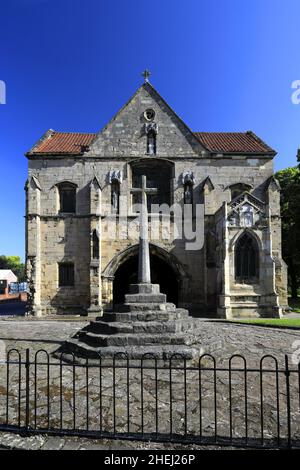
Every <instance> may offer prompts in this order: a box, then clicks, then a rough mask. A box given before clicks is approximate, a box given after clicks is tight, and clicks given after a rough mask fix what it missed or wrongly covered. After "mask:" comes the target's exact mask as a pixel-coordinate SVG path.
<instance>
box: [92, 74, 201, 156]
mask: <svg viewBox="0 0 300 470" xmlns="http://www.w3.org/2000/svg"><path fill="white" fill-rule="evenodd" d="M147 110H149V111H151V112H152V115H153V117H152V118H151V120H150V121H148V120H147V118H146V116H145V112H146V111H147ZM150 122H151V123H152V124H154V125H155V132H156V155H157V157H158V158H159V157H160V156H161V157H166V156H174V157H176V156H184V157H188V156H199V154H200V152H201V151H202V150H204V147H203V146H202V144H201V143H200V142H199V140H198V139H197V138H196V137H195V136H194V134H193V133H192V131H191V130H190V129H189V128H188V126H187V125H186V124H185V123H184V122H183V121H182V120H181V119H180V118H179V117H178V116H177V114H176V113H175V112H174V111H173V110H172V109H171V107H170V106H169V105H168V104H167V103H166V102H165V100H164V99H163V98H162V97H161V96H160V95H159V93H158V92H157V91H156V90H155V89H154V88H153V87H152V85H150V84H149V83H144V84H143V85H142V86H141V87H140V88H139V89H138V90H137V92H136V93H135V94H134V95H133V96H132V98H131V99H130V100H129V101H128V102H127V103H126V104H125V105H124V106H123V108H121V110H120V111H119V112H118V113H117V114H116V115H115V116H114V117H113V119H112V120H111V121H110V122H109V123H108V124H107V125H106V126H105V127H104V128H103V129H102V131H101V132H99V134H98V135H97V137H96V138H95V140H94V142H93V144H92V145H91V150H90V156H93V155H97V156H98V155H99V156H105V157H120V156H121V157H122V156H127V157H141V156H144V155H147V125H149V124H150ZM153 127H154V126H153Z"/></svg>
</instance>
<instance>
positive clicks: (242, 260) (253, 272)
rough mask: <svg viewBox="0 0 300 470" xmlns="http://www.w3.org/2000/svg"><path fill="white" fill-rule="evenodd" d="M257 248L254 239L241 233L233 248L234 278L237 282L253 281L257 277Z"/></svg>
mask: <svg viewBox="0 0 300 470" xmlns="http://www.w3.org/2000/svg"><path fill="white" fill-rule="evenodd" d="M258 268H259V249H258V246H257V242H256V240H255V239H254V238H253V237H252V236H250V235H249V234H247V233H245V234H243V235H242V236H241V237H240V238H239V240H238V241H237V245H236V249H235V279H236V281H238V282H253V281H255V279H257V278H258V272H259V271H258Z"/></svg>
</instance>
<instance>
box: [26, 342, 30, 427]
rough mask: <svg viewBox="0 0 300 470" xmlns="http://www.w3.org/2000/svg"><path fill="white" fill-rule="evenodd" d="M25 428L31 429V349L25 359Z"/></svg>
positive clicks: (27, 350) (27, 351)
mask: <svg viewBox="0 0 300 470" xmlns="http://www.w3.org/2000/svg"><path fill="white" fill-rule="evenodd" d="M25 373H26V375H25V387H26V390H25V428H26V430H27V429H29V399H30V396H29V394H30V391H29V379H30V376H29V373H30V357H29V349H28V348H27V349H26V359H25Z"/></svg>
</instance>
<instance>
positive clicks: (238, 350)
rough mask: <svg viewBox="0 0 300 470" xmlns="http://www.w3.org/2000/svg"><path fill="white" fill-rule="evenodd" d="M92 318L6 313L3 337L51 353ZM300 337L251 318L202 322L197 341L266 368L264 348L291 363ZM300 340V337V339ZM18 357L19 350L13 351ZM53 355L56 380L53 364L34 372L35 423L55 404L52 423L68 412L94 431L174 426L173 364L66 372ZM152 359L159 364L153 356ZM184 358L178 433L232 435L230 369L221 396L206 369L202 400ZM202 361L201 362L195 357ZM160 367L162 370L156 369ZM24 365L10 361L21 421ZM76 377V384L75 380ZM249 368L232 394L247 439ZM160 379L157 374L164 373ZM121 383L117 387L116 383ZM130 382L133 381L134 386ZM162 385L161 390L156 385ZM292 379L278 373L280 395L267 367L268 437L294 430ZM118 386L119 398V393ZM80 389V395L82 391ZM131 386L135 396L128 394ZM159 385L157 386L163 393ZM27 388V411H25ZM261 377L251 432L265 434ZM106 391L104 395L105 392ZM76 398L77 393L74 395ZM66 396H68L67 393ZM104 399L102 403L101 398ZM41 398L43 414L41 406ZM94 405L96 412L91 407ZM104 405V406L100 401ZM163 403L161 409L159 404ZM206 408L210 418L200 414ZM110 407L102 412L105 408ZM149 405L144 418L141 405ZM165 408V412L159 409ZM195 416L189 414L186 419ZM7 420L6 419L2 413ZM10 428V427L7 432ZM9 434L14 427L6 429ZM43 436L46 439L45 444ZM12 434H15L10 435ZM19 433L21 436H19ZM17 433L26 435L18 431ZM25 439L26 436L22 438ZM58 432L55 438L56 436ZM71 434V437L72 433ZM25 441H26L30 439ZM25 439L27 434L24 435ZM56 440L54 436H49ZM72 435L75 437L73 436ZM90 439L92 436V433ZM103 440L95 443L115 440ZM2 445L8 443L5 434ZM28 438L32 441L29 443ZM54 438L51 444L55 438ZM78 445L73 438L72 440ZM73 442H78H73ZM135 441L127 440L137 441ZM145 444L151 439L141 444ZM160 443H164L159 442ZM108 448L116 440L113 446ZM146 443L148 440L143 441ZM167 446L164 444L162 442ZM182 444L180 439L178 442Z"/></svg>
mask: <svg viewBox="0 0 300 470" xmlns="http://www.w3.org/2000/svg"><path fill="white" fill-rule="evenodd" d="M86 324H87V323H86V322H81V321H74V322H71V321H69V322H65V321H57V322H56V321H33V320H28V319H26V320H22V321H20V320H10V321H9V320H4V321H1V322H0V325H1V335H0V339H1V341H3V343H2V352H3V346H4V345H5V348H6V350H8V349H10V348H17V349H19V350H20V351H21V352H22V359H24V357H25V356H24V350H25V349H26V348H30V351H31V359H33V357H34V353H35V352H36V351H37V350H39V349H44V350H45V351H47V352H49V353H51V352H53V351H54V350H56V349H57V347H58V346H59V345H60V344H61V343H62V342H63V341H64V340H65V339H67V338H68V336H69V335H70V334H74V333H75V332H76V331H77V330H78V329H80V328H82V327H83V326H85V325H86ZM295 341H300V331H296V330H283V329H271V328H262V327H255V326H246V325H231V324H225V323H222V322H210V321H199V329H198V331H197V341H196V344H195V345H197V346H198V347H199V351H201V353H202V354H203V353H211V354H213V355H214V356H215V358H216V361H217V366H218V367H227V366H228V359H229V357H230V356H231V355H233V354H243V355H244V356H245V357H246V358H247V365H248V367H252V368H254V367H255V368H257V367H259V361H260V359H261V357H262V356H263V355H264V354H271V355H274V356H275V357H276V358H277V359H278V364H279V368H282V367H283V366H284V355H285V354H289V356H290V365H291V366H293V364H292V362H291V355H292V353H294V351H295V349H296V347H297V346H298V347H299V345H297V344H295ZM299 344H300V342H299ZM12 357H13V358H16V355H13V356H12ZM45 357H46V356H45V354H44V353H40V354H39V356H38V358H39V359H38V361H39V362H42V361H43V360H44V359H45ZM51 362H53V363H56V364H57V365H53V366H51V367H50V376H49V385H48V375H47V367H46V366H44V365H40V364H39V365H38V367H37V375H36V377H37V379H36V378H35V370H34V366H32V367H31V371H30V425H31V426H33V427H34V426H35V425H36V426H37V427H38V428H41V427H43V428H45V427H47V425H48V422H47V411H48V406H50V410H51V413H50V425H51V427H59V426H60V425H61V411H62V414H63V427H64V428H67V429H72V427H73V426H74V422H75V427H76V428H81V429H84V428H85V427H86V425H87V422H88V425H89V429H90V430H91V431H93V430H97V429H99V427H101V428H102V429H103V430H104V431H106V432H113V431H114V429H115V430H116V431H117V432H121V433H122V432H127V431H128V423H129V430H130V432H131V433H141V432H142V431H143V430H144V431H145V432H155V431H156V430H157V429H156V426H157V427H158V431H159V433H169V432H170V426H171V419H170V417H171V415H170V373H169V371H168V370H164V369H159V370H158V371H157V372H156V371H155V370H154V369H153V368H150V369H147V368H145V370H144V371H143V374H142V377H141V371H140V369H135V368H132V369H130V370H129V371H127V369H126V367H124V366H125V365H126V364H125V363H121V364H120V365H122V367H120V368H119V369H117V370H116V371H115V372H114V370H113V369H112V367H111V366H109V365H108V366H107V367H106V368H103V369H102V372H101V374H100V373H99V368H98V367H92V368H90V369H89V372H88V374H87V373H86V369H85V368H83V367H81V366H78V367H77V366H76V368H75V369H73V367H72V366H70V365H67V364H65V365H64V366H63V372H62V374H61V371H60V367H59V364H58V361H57V360H55V359H54V358H52V357H51ZM146 365H149V366H151V367H153V365H154V363H153V362H149V363H148V362H147V364H146ZM180 365H181V364H180V363H175V364H174V368H175V369H174V370H173V371H172V392H171V393H172V431H173V432H175V433H178V434H182V433H184V432H187V433H188V434H191V435H193V434H199V432H200V429H201V431H202V434H203V436H205V437H213V436H214V433H215V431H216V424H217V434H218V435H219V436H225V437H226V436H229V432H230V427H229V422H230V407H229V398H230V396H229V394H230V387H229V376H228V372H222V371H217V374H216V388H217V395H216V397H215V396H214V385H215V382H214V374H213V371H211V370H207V371H204V370H203V371H202V372H201V403H200V401H199V389H200V388H199V370H197V369H194V370H188V371H187V372H186V384H187V386H186V388H185V387H184V381H183V372H182V370H178V369H177V370H176V367H180ZM190 365H191V366H194V367H195V366H197V364H195V363H194V364H190ZM211 366H212V362H211V361H210V360H209V359H208V358H205V359H204V360H203V367H211ZM233 366H236V367H239V368H242V367H243V363H242V362H241V360H238V359H235V362H233ZM269 366H270V367H271V368H274V361H273V360H271V359H266V360H265V362H264V367H266V368H267V367H269ZM5 367H6V366H5V365H1V366H0V408H1V416H2V417H3V415H4V413H3V411H5V409H6V369H5ZM156 373H157V376H156ZM18 374H19V371H18V366H17V365H12V366H11V367H10V378H9V406H8V413H9V421H10V423H11V424H17V423H18V420H19V419H20V422H21V423H24V414H25V407H24V398H25V390H24V388H22V389H21V390H20V392H19V388H18V381H19V375H18ZM21 375H22V379H24V378H25V368H22V374H21ZM74 377H75V386H74V382H73V379H74ZM244 378H245V377H244V372H243V371H239V372H232V376H231V385H232V387H231V398H232V408H231V410H232V429H233V437H234V438H235V439H239V438H240V437H244V436H245V422H246V420H245V412H246V408H245V398H244V397H245V380H244ZM156 379H157V380H156ZM114 383H115V386H114ZM128 383H129V386H128ZM290 384H291V409H292V415H291V425H292V435H293V438H294V439H299V438H300V414H299V387H298V374H292V375H291V378H290ZM156 385H157V389H156ZM48 386H49V396H50V400H49V404H48V403H47V400H46V395H45V394H46V392H47V390H48ZM87 387H88V390H89V401H88V403H87V401H86V390H87ZM285 387H286V383H285V376H284V374H279V377H278V390H279V394H278V399H279V402H278V403H277V394H276V374H275V373H274V372H272V373H267V372H266V373H264V377H263V432H264V437H265V439H266V440H268V439H272V438H275V437H277V435H278V428H279V433H280V436H281V437H283V438H285V437H286V433H287V420H286V388H285ZM113 389H114V390H115V399H114V398H113ZM74 391H75V395H74ZM127 391H128V396H129V401H127V394H126V393H125V392H127ZM156 392H157V393H156ZM19 393H20V400H21V401H20V402H21V412H20V416H19V406H18V404H19ZM259 393H260V376H259V373H257V372H253V373H250V372H249V373H248V377H247V396H248V403H247V425H248V435H249V437H250V438H253V439H259V438H260V432H261V429H260V420H261V403H260V396H259ZM100 395H101V398H100ZM74 397H75V398H74ZM61 398H62V399H61ZM100 400H101V403H100ZM35 401H36V404H37V406H36V413H35V412H34V409H35ZM214 403H216V405H217V423H216V421H215V414H214ZM87 404H88V413H87ZM100 405H101V406H100ZM277 406H278V407H279V411H280V422H278V416H277ZM156 407H157V408H156ZM200 407H201V410H202V411H201V413H202V420H201V422H200V421H199V414H200V413H199V412H200ZM100 409H102V413H100ZM142 409H143V416H144V418H143V422H142V420H141V415H142V413H141V411H142ZM156 410H157V413H156ZM186 418H187V419H186ZM2 419H3V418H2ZM186 423H187V426H186V428H185V425H186ZM3 435H4V434H3ZM5 435H6V436H7V434H5ZM39 438H40V439H42V440H43V444H41V445H40V444H39V443H41V442H42V441H39ZM6 439H8V437H6ZM11 439H13V438H11ZM14 439H18V438H17V437H16V436H14ZM20 439H22V438H20ZM26 439H31V440H32V441H29V442H32V443H33V444H32V446H33V447H32V448H34V446H38V445H40V447H39V448H42V447H43V445H44V443H45V442H46V441H45V437H43V436H33V437H31V438H26ZM48 439H50V438H48ZM59 439H60V440H61V442H67V441H66V439H67V438H66V439H65V438H59ZM68 439H69V438H68ZM22 442H23V441H22ZM24 442H25V440H24ZM47 442H48V440H47ZM68 442H69V441H68ZM70 442H75V444H74V445H75V446H77V445H78V448H79V447H80V446H81V445H83V444H82V442H81V440H80V439H78V440H76V439H75V438H73V440H72V439H71V441H70ZM86 442H87V443H90V445H91V442H92V441H91V440H86ZM108 442H110V444H107V443H105V444H95V445H100V447H101V445H106V446H108V445H110V446H114V445H115V444H112V443H111V442H112V441H108ZM0 444H2V445H5V443H4V442H3V440H2V439H1V436H0ZM24 445H25V444H24ZM48 445H50V444H48ZM70 445H71V444H70ZM72 445H73V444H72ZM72 445H71V446H72ZM130 445H131V444H129V443H126V446H127V447H128V446H129V447H130ZM141 445H142V446H145V444H141ZM157 445H158V444H157ZM106 448H108V447H106ZM140 448H146V447H140ZM158 448H160V447H158ZM173 448H174V446H173Z"/></svg>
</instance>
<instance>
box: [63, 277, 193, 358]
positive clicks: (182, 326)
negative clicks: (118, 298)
mask: <svg viewBox="0 0 300 470" xmlns="http://www.w3.org/2000/svg"><path fill="white" fill-rule="evenodd" d="M197 324H198V321H197V319H195V318H192V317H189V314H188V311H187V310H185V309H181V308H176V306H175V305H174V304H172V303H168V302H166V296H165V294H161V293H160V291H159V285H157V284H132V285H131V286H130V293H129V294H127V295H126V296H125V304H124V305H122V306H121V308H120V309H119V311H118V312H113V313H105V314H104V315H103V316H102V317H97V318H96V319H95V320H93V321H91V322H90V324H89V325H88V326H86V327H85V328H83V329H82V330H80V331H78V332H77V333H76V335H75V336H74V337H73V338H71V339H69V340H68V341H66V343H65V344H64V345H62V347H61V348H59V350H58V351H56V353H55V356H56V357H58V355H60V354H61V353H62V352H63V353H64V355H65V354H66V355H68V353H69V354H70V353H73V354H74V356H76V358H91V359H97V358H99V356H100V355H101V358H112V357H113V356H114V355H115V354H117V353H121V352H123V353H124V352H125V353H126V354H127V355H128V357H129V358H132V359H141V358H142V357H143V355H144V354H147V353H148V354H149V353H151V354H154V355H155V356H156V357H157V358H158V359H169V358H170V357H171V356H172V355H174V354H181V355H183V356H184V357H185V358H186V359H192V358H194V357H197V356H199V351H198V349H195V348H193V347H192V346H191V345H192V344H193V342H194V341H195V337H194V334H193V331H194V330H195V328H196V327H197Z"/></svg>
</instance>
